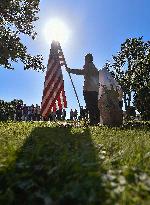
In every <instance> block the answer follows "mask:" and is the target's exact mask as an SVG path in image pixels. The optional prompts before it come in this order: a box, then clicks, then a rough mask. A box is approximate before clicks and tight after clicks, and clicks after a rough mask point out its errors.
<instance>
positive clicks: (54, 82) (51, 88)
mask: <svg viewBox="0 0 150 205" xmlns="http://www.w3.org/2000/svg"><path fill="white" fill-rule="evenodd" d="M58 77H59V76H56V78H55V80H54V81H53V84H52V85H51V86H50V88H49V89H48V91H47V93H46V95H45V96H43V100H42V106H43V105H44V104H45V101H46V100H47V98H48V97H49V94H50V92H51V91H52V90H53V89H54V87H55V84H56V82H57V80H58ZM59 83H63V80H62V79H61V80H60V82H59ZM58 85H59V84H58ZM55 89H57V88H55Z"/></svg>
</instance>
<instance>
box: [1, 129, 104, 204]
mask: <svg viewBox="0 0 150 205" xmlns="http://www.w3.org/2000/svg"><path fill="white" fill-rule="evenodd" d="M100 170H101V171H100ZM102 172H103V169H102V167H101V165H100V164H99V160H98V154H97V151H96V148H95V147H94V144H93V142H92V140H91V135H90V131H89V129H88V128H85V129H83V128H82V129H80V128H79V129H72V128H60V127H37V128H35V129H34V130H33V131H32V133H31V135H30V136H29V137H28V138H27V140H26V142H25V144H24V146H23V147H22V149H21V151H20V153H19V154H18V157H17V160H16V163H15V164H14V165H13V167H11V168H9V169H8V171H7V172H6V173H4V174H3V176H2V177H1V178H0V183H1V187H0V204H5V205H6V204H22V205H26V204H27V205H30V204H31V205H34V204H36V205H38V204H39V205H42V204H46V205H50V204H53V205H54V204H55V205H56V204H57V205H61V204H62V205H73V204H82V205H83V204H90V205H92V204H105V200H106V199H108V193H107V192H106V190H105V188H104V187H103V183H102V181H101V173H102Z"/></svg>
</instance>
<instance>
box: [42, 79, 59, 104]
mask: <svg viewBox="0 0 150 205" xmlns="http://www.w3.org/2000/svg"><path fill="white" fill-rule="evenodd" d="M61 81H62V77H61V76H59V77H58V78H56V79H55V83H54V86H53V87H51V89H50V88H49V90H48V91H47V92H46V94H44V95H43V96H44V97H43V100H42V105H43V104H45V103H46V100H47V98H49V96H50V95H51V93H54V92H55V90H56V89H57V87H58V85H59V82H61ZM50 97H51V96H50Z"/></svg>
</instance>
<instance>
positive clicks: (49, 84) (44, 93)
mask: <svg viewBox="0 0 150 205" xmlns="http://www.w3.org/2000/svg"><path fill="white" fill-rule="evenodd" d="M59 72H60V75H59ZM57 75H58V76H57ZM56 76H57V78H56ZM59 77H62V73H61V70H57V72H55V73H54V75H53V76H52V77H51V79H50V81H49V82H48V84H47V86H46V87H45V89H44V91H43V95H44V96H46V93H47V92H48V90H49V88H50V86H52V83H53V82H54V81H56V80H57V79H58V78H59ZM55 78H56V79H55ZM54 86H55V84H54ZM54 86H53V87H54Z"/></svg>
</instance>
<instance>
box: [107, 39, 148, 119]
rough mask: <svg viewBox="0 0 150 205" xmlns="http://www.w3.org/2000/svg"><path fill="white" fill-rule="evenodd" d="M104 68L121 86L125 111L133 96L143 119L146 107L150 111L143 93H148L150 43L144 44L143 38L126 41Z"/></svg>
mask: <svg viewBox="0 0 150 205" xmlns="http://www.w3.org/2000/svg"><path fill="white" fill-rule="evenodd" d="M105 67H107V68H108V69H109V70H111V71H112V72H113V74H114V76H115V78H116V79H117V81H118V82H119V84H120V85H121V86H122V89H123V92H124V103H125V109H126V110H127V109H128V107H130V105H131V101H132V97H131V96H132V94H133V99H134V105H135V106H136V108H137V110H138V111H139V112H140V113H141V115H142V117H143V119H145V117H146V115H147V114H146V113H147V107H148V105H149V110H150V98H147V97H146V93H145V91H146V92H147V94H148V93H149V91H150V41H147V42H144V41H143V37H140V38H130V39H127V40H126V41H125V42H124V43H123V44H121V49H120V51H119V52H118V53H117V55H114V56H113V60H112V62H111V63H109V64H108V63H107V64H106V65H105ZM139 101H140V102H141V103H139ZM147 104H148V105H147ZM144 109H145V110H144ZM146 119H148V118H147V117H146ZM149 119H150V116H149Z"/></svg>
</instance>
